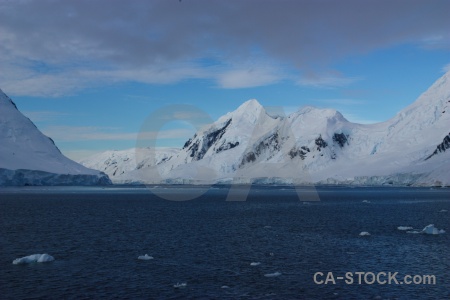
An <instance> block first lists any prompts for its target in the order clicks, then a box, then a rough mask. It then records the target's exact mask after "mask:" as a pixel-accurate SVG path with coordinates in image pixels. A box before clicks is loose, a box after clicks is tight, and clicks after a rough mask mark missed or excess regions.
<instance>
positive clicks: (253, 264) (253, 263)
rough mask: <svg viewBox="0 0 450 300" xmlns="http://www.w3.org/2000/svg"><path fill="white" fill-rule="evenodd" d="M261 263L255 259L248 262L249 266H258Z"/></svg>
mask: <svg viewBox="0 0 450 300" xmlns="http://www.w3.org/2000/svg"><path fill="white" fill-rule="evenodd" d="M260 264H261V263H260V262H259V261H257V262H252V263H250V266H252V267H256V266H259V265H260Z"/></svg>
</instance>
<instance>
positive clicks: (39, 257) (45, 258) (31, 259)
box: [12, 253, 55, 265]
mask: <svg viewBox="0 0 450 300" xmlns="http://www.w3.org/2000/svg"><path fill="white" fill-rule="evenodd" d="M54 260H55V258H54V257H53V256H51V255H48V254H46V253H44V254H32V255H28V256H24V257H21V258H16V259H15V260H13V262H12V263H13V264H14V265H20V264H30V263H37V262H38V263H42V262H51V261H54Z"/></svg>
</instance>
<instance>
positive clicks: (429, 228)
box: [422, 224, 445, 234]
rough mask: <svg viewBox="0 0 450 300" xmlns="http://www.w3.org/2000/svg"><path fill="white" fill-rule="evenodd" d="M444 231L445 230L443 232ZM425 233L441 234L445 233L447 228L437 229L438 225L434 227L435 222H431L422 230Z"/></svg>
mask: <svg viewBox="0 0 450 300" xmlns="http://www.w3.org/2000/svg"><path fill="white" fill-rule="evenodd" d="M441 231H444V232H441ZM422 232H423V233H426V234H440V233H445V230H443V229H441V230H439V229H437V228H436V227H434V224H430V225H428V226H425V228H424V229H423V230H422Z"/></svg>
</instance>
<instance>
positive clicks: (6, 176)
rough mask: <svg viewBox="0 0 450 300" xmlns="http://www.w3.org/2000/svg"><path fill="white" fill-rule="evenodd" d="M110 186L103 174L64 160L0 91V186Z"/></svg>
mask: <svg viewBox="0 0 450 300" xmlns="http://www.w3.org/2000/svg"><path fill="white" fill-rule="evenodd" d="M110 183H111V181H110V180H109V178H108V176H107V175H105V174H104V173H101V172H99V171H96V170H92V169H88V168H86V167H84V166H82V165H80V164H78V163H76V162H74V161H72V160H70V159H68V158H67V157H65V156H64V155H63V154H62V153H61V152H60V151H59V149H58V148H57V147H56V145H55V144H54V142H53V140H51V139H50V138H49V137H47V136H45V135H44V134H42V133H41V132H40V131H39V130H38V129H37V128H36V126H35V125H34V124H33V122H31V121H30V120H29V119H28V118H26V117H25V116H24V115H23V114H22V113H21V112H20V111H19V110H18V109H17V107H16V105H15V104H14V102H13V101H12V100H11V99H10V98H9V97H8V96H6V95H5V94H4V93H3V91H2V90H0V186H1V185H98V184H110Z"/></svg>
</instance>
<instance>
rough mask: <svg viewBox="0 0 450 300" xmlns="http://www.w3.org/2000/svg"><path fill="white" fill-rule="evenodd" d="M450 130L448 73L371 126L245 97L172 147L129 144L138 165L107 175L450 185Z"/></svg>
mask: <svg viewBox="0 0 450 300" xmlns="http://www.w3.org/2000/svg"><path fill="white" fill-rule="evenodd" d="M449 131H450V72H448V73H446V74H445V75H444V76H442V77H441V78H440V79H439V80H437V81H436V82H435V83H434V84H433V85H432V86H431V87H430V88H429V89H428V90H427V91H426V92H425V93H423V94H422V95H421V96H420V97H419V98H418V99H417V100H416V101H415V102H414V103H413V104H411V105H410V106H408V107H406V108H405V109H404V110H402V111H401V112H400V113H399V114H397V115H396V116H395V117H394V118H392V119H390V120H388V121H386V122H383V123H377V124H371V125H363V124H355V123H351V122H349V121H348V120H346V119H345V118H344V117H343V116H342V114H341V113H339V112H337V111H335V110H332V109H318V108H314V107H304V108H302V109H300V110H299V111H297V112H295V113H293V114H291V115H289V116H286V117H281V116H274V115H273V114H270V113H268V112H266V110H265V109H264V107H262V106H261V105H260V104H259V103H258V102H257V101H256V100H249V101H247V102H245V103H244V104H242V105H241V106H240V107H239V108H238V109H237V110H235V111H233V112H230V113H228V114H226V115H224V116H222V117H221V118H219V119H218V120H217V121H216V122H214V123H213V124H211V125H210V126H207V127H206V128H204V129H202V130H200V131H199V132H197V133H196V134H195V135H194V136H193V137H192V138H191V139H189V140H188V141H187V142H186V143H185V145H184V147H183V148H182V149H180V150H179V151H178V152H177V151H174V150H173V149H171V150H170V151H169V152H164V150H158V151H156V152H152V151H150V152H148V156H146V155H145V154H144V155H143V154H142V151H141V150H139V151H135V150H133V149H131V150H128V151H127V153H128V154H127V155H128V157H131V155H130V154H131V153H133V151H134V152H136V153H137V156H136V157H138V164H136V161H134V165H131V164H128V163H127V162H123V160H122V162H120V160H117V159H116V160H115V161H116V163H117V164H116V165H115V169H116V170H120V171H119V172H120V174H119V175H118V176H115V177H113V181H116V182H122V183H131V182H145V183H161V182H163V183H164V182H166V183H173V182H178V183H211V182H223V183H231V182H236V183H243V182H255V181H256V182H262V183H299V184H340V183H341V184H368V185H381V184H402V185H439V186H441V185H446V186H450V172H449V170H450V151H446V150H447V149H449V148H450V133H449ZM163 153H165V154H163ZM112 155H116V156H117V155H118V153H117V152H115V153H113V152H110V153H109V154H108V153H104V154H101V155H100V156H97V157H93V158H91V159H90V160H89V161H85V162H84V164H85V165H86V166H88V167H95V168H98V169H100V170H105V171H106V172H108V167H107V163H106V161H108V160H110V159H113V157H112ZM157 156H158V157H164V159H163V160H162V159H158V158H157ZM144 160H146V162H145V163H143V161H144ZM129 161H130V160H129ZM152 162H153V163H152ZM138 165H139V166H140V167H139V168H138V167H137V166H138ZM115 172H116V171H115ZM116 174H117V172H116Z"/></svg>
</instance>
